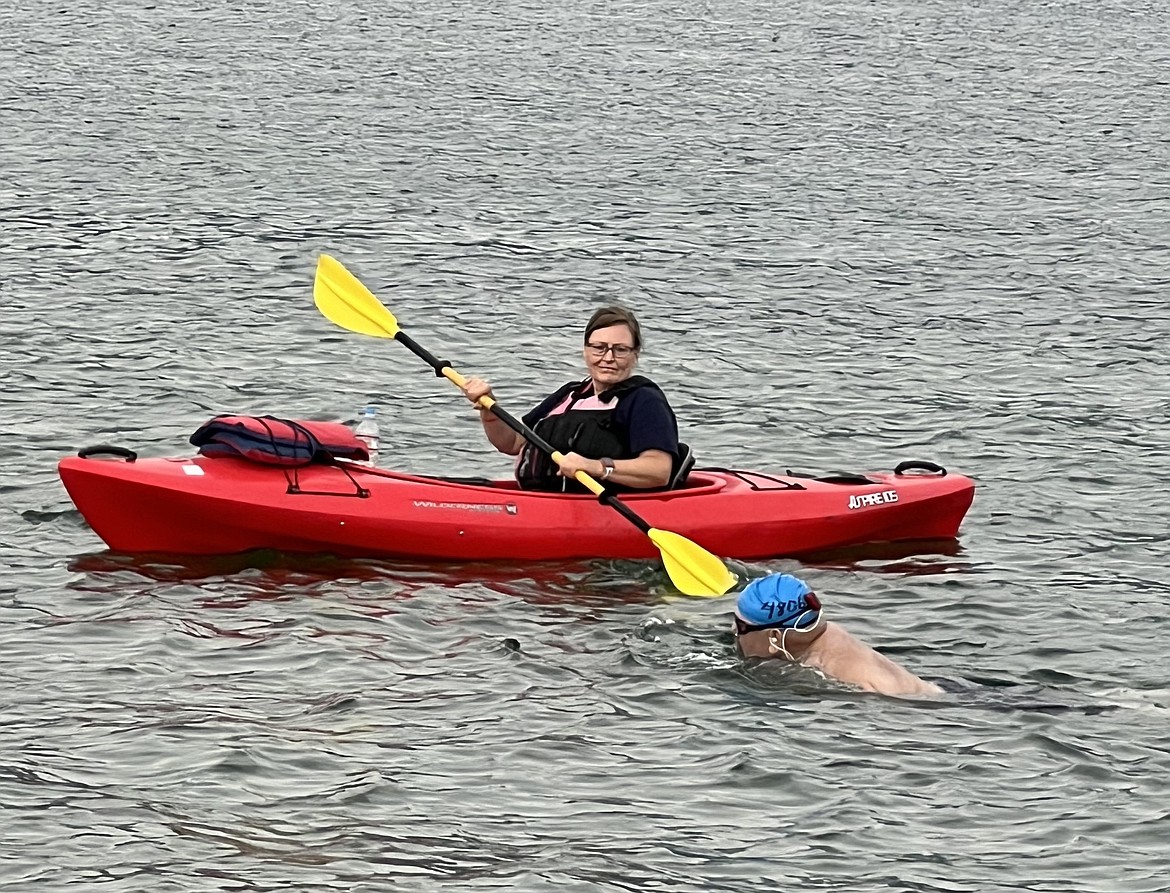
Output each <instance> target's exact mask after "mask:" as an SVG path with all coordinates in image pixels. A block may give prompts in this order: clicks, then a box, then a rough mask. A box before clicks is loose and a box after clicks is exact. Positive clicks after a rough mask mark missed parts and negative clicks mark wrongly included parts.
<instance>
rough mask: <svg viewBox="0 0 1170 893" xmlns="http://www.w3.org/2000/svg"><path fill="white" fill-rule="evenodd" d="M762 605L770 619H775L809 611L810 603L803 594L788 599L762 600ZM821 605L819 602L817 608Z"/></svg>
mask: <svg viewBox="0 0 1170 893" xmlns="http://www.w3.org/2000/svg"><path fill="white" fill-rule="evenodd" d="M760 607H761V608H763V609H764V610H765V611H767V612H768V620H769V621H773V620H780V619H782V618H784V617H787V616H788V615H789V614H795V613H796V612H797V611H807V610H809V603H808V601H807V600H806V599H805V597H804V596H803V595H802V596H800V597H799V598H790V599H788V600H786V601H770V602H760ZM819 607H820V605H819V604H818V605H817V608H819ZM813 610H816V608H813Z"/></svg>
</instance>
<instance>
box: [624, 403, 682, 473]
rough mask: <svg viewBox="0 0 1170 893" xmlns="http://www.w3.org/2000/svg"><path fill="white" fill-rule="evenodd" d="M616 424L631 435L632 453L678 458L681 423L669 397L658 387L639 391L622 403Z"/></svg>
mask: <svg viewBox="0 0 1170 893" xmlns="http://www.w3.org/2000/svg"><path fill="white" fill-rule="evenodd" d="M614 421H615V422H617V423H618V424H619V425H623V426H624V427H625V428H626V430H627V431H628V432H629V434H630V438H629V439H630V452H632V453H633V454H634V455H635V456H636V455H638V454H639V453H642V452H644V451H646V450H662V451H663V452H664V453H670V454H671V455H672V456H677V455H678V422H677V421H676V420H675V418H674V410H672V409H671V408H670V403H669V401H667V399H666V395H665V394H663V393H662V391H659V390H657V389H656V388H638V389H637V390H636V391H634V392H632V393H630V394H627V395H626V396H625V397H622V399H621V400H619V401H618V406H617V410H616V411H615V412H614Z"/></svg>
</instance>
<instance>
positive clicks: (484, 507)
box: [414, 499, 516, 515]
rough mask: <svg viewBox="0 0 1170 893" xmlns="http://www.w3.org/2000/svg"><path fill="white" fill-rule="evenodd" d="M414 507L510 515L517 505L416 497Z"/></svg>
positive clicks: (513, 512) (514, 511)
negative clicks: (443, 500) (439, 500)
mask: <svg viewBox="0 0 1170 893" xmlns="http://www.w3.org/2000/svg"><path fill="white" fill-rule="evenodd" d="M414 507H415V508H417V509H455V510H456V511H460V512H490V513H499V512H507V513H508V514H509V515H514V514H516V506H514V505H512V503H508V504H507V505H500V504H499V503H494V502H491V503H489V502H432V501H431V500H429V499H416V500H414Z"/></svg>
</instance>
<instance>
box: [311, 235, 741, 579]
mask: <svg viewBox="0 0 1170 893" xmlns="http://www.w3.org/2000/svg"><path fill="white" fill-rule="evenodd" d="M313 300H314V301H315V302H316V304H317V309H318V310H320V311H321V313H322V314H323V315H324V316H325V318H326V319H329V320H330V321H332V322H334V323H336V324H337V325H339V326H341V327H342V328H343V329H349V330H350V331H351V332H357V333H358V334H359V335H373V336H374V337H375V338H393V339H394V340H395V341H398V342H399V343H400V344H402V345H403V346H404V347H406V349H407V350H409V351H410V352H411V353H413V354H414V355H415V356H417V357H418V358H419V359H421V360H422V361H423V362H425V363H427V364H428V365H429V366H430V367H431V368H432V369H434V370H435V372H436V374H438V375H441V376H443V377H444V378H446V379H448V380H449V381H451V382H452V383H453V384H454V385H456V386H457V387H459V388H460V389H462V388H463V386H464V384H465V383H466V381H467V379H465V378H464V377H463V376H462V375H460V374H459V373H458V372H456V371H455V370H454V369H452V368H451V367H450V366H449V365H448V364H446V363H444V362H442V361H440V360H437V359H435V357H434V355H433V354H431V353H430V352H429V351H427V350H426V349H424V348H423V347H421V346H419V345H418V344H417V343H416V342H415V340H414V339H413V338H411V337H410V336H409V335H407V334H406V333H405V332H403V331H402V329H400V328H399V327H398V320H397V319H395V318H394V314H392V313H391V312H390V311H389V310H387V309H386V308H385V307H384V306H383V305H382V302H381V301H379V300H378V299H377V298H376V297H374V295H373V293H372V292H371V291H370V290H369V289H368V288H366V287H365V286H364V285H362V283H361V282H360V281H359V280H358V278H357V277H356V276H354V275H353V274H352V273H351V272H349V270H347V269H346V268H345V267H344V266H342V264H341V262H340V261H338V260H336V259H334V258H332V257H330V256H329V255H327V254H323V255H321V257H320V259H319V260H318V261H317V276H316V278H315V280H314V282H313ZM479 405H480V406H482V407H483V408H484V409H486V410H489V411H490V412H492V413H493V414H494V415H495V416H496V417H497V418H498V419H500V421H502V422H504V424H506V425H507V426H508V427H509V428H511V429H512V430H513V431H515V432H516V433H517V434H519V435H521V436H522V437H523V438H524V439H525V440H527V441H528V442H529V443H531V444H533V445H534V446H536V447H538V448H539V449H541V450H543V451H544V452H546V453H548V455H549V456H551V457H552V460H553V461H554V462H556V463H557V465H560V464H561V463H562V462H563V461H564V458H565V457H564V454H563V453H561V452H559V451H558V450H556V449H555V448H553V446H552V445H551V444H550V443H548V442H547V441H546V440H544V439H543V438H542V437H541V436H540V435H539V434H537V433H536V432H535V431H533V430H532V429H531V428H529V427H528V426H527V425H525V424H524V423H523V422H521V421H520V420H519V419H517V418H515V417H514V416H512V415H511V414H510V413H508V412H507V411H505V410H504V409H503V408H502V407H501V406H500V405H499V404H498V403H497V402H496V401H495V400H493V399H492V398H491V397H486V396H485V397H481V398H480V399H479ZM574 477H575V479H576V480H577V481H579V482H580V483H581V484H582V485H584V486H585V487H587V488H588V489H589V490H590V491H591V492H592V493H593V494H594V495H595V496H597V497H598V498H599V499H600V500H601V501H602V502H604V503H605V504H606V505H608V506H609V507H610V508H612V509H615V510H616V511H617V512H619V513H620V514H621V515H622V516H623V517H624V518H625V519H626V520H628V521H629V522H630V523H631V524H633V525H634V526H635V527H637V528H638V529H639V530H641V531H642V532H643V533H644V534H646V536H648V537H650V541H651V542H652V543H654V545H655V546H657V547H658V551H659V552H661V553H662V563H663V564H664V565H666V573H667V574H668V575H669V576H670V581H671V582H672V583H673V584H674V585H675V588H676V589H678V591H679V592H681V593H683V594H684V595H695V596H719V595H723V594H725V593H727V592H729V591H730V590H731V589H732V588H733V587H734V586H735V584H736V582H737V579H736V577H735V575H734V574H732V573H731V572H730V571H729V570H728V569H727V567H726V566H725V565H724V564H723V562H722V561H720V560H719V559H718V558H716V557H715V556H714V555H712V554H711V553H710V552H708V551H707V550H706V549H703V548H701V547H699V546H698V545H696V544H695V543H692V542H691V541H690V540H688V539H687V538H686V537H684V536H681V535H679V534H677V533H671V532H670V531H669V530H657V529H655V528H653V527H651V526H650V525H649V524H647V523H646V522H645V521H643V520H642V519H641V518H640V517H638V516H637V515H636V514H635V513H634V511H633V510H632V509H631V508H630V507H629V506H628V505H626V504H625V503H624V502H621V501H620V500H619V499H618V498H617V497H616V496H614V495H613V494H612V493H610V492H608V491H606V489H605V487H604V486H602V485H601V483H599V482H598V481H597V480H595V479H594V478H592V477H591V476H590V475H588V474H586V473H585V472H584V471H578V472H577V473H576V474H575V475H574Z"/></svg>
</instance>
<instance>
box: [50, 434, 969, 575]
mask: <svg viewBox="0 0 1170 893" xmlns="http://www.w3.org/2000/svg"><path fill="white" fill-rule="evenodd" d="M907 464H910V463H904V465H907ZM919 465H921V463H920V464H919ZM930 467H932V468H937V466H930ZM58 471H59V474H60V476H61V480H62V482H63V483H64V485H65V488H66V490H67V491H68V492H69V495H70V497H71V498H72V499H73V501H74V503H75V504H76V505H77V507H78V509H79V510H80V512H81V514H82V515H83V516H84V517H85V519H86V521H87V522H88V523H89V525H90V526H91V527H92V528H93V530H94V531H95V532H96V533H97V535H98V536H100V537H101V538H102V540H103V541H105V543H106V544H107V545H108V546H109V547H110V548H111V549H113V550H114V551H118V552H129V553H140V552H160V553H177V554H199V555H213V554H228V553H235V552H243V551H250V550H252V549H277V550H281V551H288V552H328V553H333V554H337V555H342V556H346V557H361V556H365V557H383V558H421V559H446V560H483V559H515V560H546V559H547V560H560V559H579V558H596V557H608V558H653V557H657V554H658V553H657V549H656V548H655V546H654V545H653V543H651V542H650V540H649V539H648V538H647V537H646V536H645V535H644V534H643V533H642V532H641V531H639V530H638V529H637V528H636V527H634V526H633V525H632V524H630V523H629V521H628V520H626V519H625V518H623V517H622V516H621V515H619V513H618V512H616V511H614V510H612V509H611V508H609V507H608V506H605V505H602V504H599V502H598V500H597V498H596V497H594V496H592V495H589V494H583V495H565V494H559V493H540V492H533V491H526V490H520V489H519V488H518V487H517V486H516V484H515V482H514V481H511V480H507V481H505V480H496V481H480V480H474V479H447V478H437V477H427V476H420V475H410V474H404V473H401V472H396V471H390V470H386V469H380V468H369V467H366V466H361V465H356V464H350V463H346V464H344V465H309V466H304V467H301V468H295V469H293V468H281V467H275V466H268V465H259V464H256V463H254V462H249V461H246V460H243V459H233V458H226V457H217V458H208V457H205V456H193V457H190V458H152V459H135V460H133V461H123V460H121V459H110V458H92V457H91V458H80V457H69V458H65V459H63V460H61V462H60V463H59V466H58ZM938 471H940V472H941V471H942V470H941V469H938ZM974 490H975V484H974V482H973V481H972V480H971V479H970V478H968V477H965V476H963V475H959V474H953V473H946V472H942V473H936V472H928V473H920V472H910V473H899V472H898V471H895V472H883V473H873V474H866V475H864V476H848V477H846V478H845V479H842V480H833V479H816V478H806V477H799V476H791V475H779V474H768V473H761V472H750V471H738V470H728V469H697V470H694V471H692V472H691V473H690V475H689V477H688V481H687V486H685V487H684V488H681V489H677V490H671V491H667V492H646V493H623V494H621V495H620V497H619V498H620V499H621V501H622V502H625V503H626V504H628V505H629V506H630V508H631V509H633V511H634V512H636V513H637V514H638V515H639V516H641V517H642V518H644V519H645V520H646V522H647V523H649V524H650V525H651V526H652V527H655V528H658V529H661V530H669V531H673V532H675V533H678V534H680V535H682V536H684V537H687V538H688V539H691V540H693V541H694V542H695V543H697V544H698V545H700V546H702V547H703V548H704V549H707V550H709V551H711V552H713V553H715V554H717V555H720V556H722V557H725V558H737V559H761V558H771V557H779V556H788V555H799V554H803V553H809V552H817V551H823V550H826V549H833V548H838V547H845V546H854V545H861V544H865V543H875V542H899V541H906V540H945V539H953V538H955V537H956V536H957V535H958V531H959V527H960V525H961V523H962V520H963V518H964V516H965V515H966V512H967V510H968V508H969V507H970V505H971V502H972V500H973V497H974Z"/></svg>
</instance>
